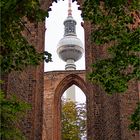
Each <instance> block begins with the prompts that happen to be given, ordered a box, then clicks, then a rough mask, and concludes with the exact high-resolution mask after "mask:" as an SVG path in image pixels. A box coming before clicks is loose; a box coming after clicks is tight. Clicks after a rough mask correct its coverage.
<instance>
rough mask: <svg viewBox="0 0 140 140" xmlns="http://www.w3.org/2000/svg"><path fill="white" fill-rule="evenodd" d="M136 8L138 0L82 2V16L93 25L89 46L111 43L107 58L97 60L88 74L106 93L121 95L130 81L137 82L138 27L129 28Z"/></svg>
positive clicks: (139, 59)
mask: <svg viewBox="0 0 140 140" xmlns="http://www.w3.org/2000/svg"><path fill="white" fill-rule="evenodd" d="M139 6H140V2H139V1H138V0H131V1H128V0H113V1H112V0H105V1H104V2H101V1H100V0H86V1H85V2H84V5H83V13H82V16H83V18H84V20H90V21H91V24H93V27H94V28H93V30H92V33H91V39H92V42H93V44H94V45H99V46H100V47H103V46H104V45H105V44H109V43H110V42H112V44H111V47H109V49H108V52H109V55H110V57H109V58H106V59H102V60H97V62H96V63H95V64H93V72H92V73H90V74H89V79H90V80H91V81H93V82H97V83H100V84H101V85H102V86H103V87H104V89H105V91H106V92H107V93H109V94H113V93H116V92H117V93H121V92H124V91H126V90H127V86H128V82H129V81H130V80H132V79H135V80H138V79H140V67H139V64H140V57H139V53H140V43H139V39H140V27H139V26H135V27H133V24H135V21H136V20H137V19H138V18H139V15H138V14H139V12H138V8H139ZM135 16H137V19H136V18H135ZM138 20H139V19H138Z"/></svg>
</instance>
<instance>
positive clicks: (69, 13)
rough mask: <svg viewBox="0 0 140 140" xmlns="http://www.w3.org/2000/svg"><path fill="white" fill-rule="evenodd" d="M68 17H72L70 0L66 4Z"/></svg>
mask: <svg viewBox="0 0 140 140" xmlns="http://www.w3.org/2000/svg"><path fill="white" fill-rule="evenodd" d="M68 16H72V10H71V0H69V3H68Z"/></svg>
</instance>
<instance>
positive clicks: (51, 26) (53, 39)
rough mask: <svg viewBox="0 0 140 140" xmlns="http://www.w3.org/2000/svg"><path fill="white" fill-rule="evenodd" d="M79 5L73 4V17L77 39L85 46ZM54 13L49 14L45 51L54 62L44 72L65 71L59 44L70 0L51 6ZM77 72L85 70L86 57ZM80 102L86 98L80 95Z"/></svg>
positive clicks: (77, 66)
mask: <svg viewBox="0 0 140 140" xmlns="http://www.w3.org/2000/svg"><path fill="white" fill-rule="evenodd" d="M77 8H78V5H77V4H76V2H74V3H72V16H73V18H74V19H75V20H76V22H77V25H76V33H77V37H78V38H79V39H80V40H81V41H82V43H83V46H84V30H83V27H81V22H82V18H81V16H80V15H81V11H80V10H78V9H77ZM51 9H52V11H50V12H49V18H46V33H45V36H46V37H45V50H46V51H48V52H50V53H51V54H52V60H53V62H50V63H45V68H44V71H54V70H64V69H65V64H66V63H65V62H63V61H62V60H61V59H60V58H59V57H58V55H57V53H56V50H57V44H58V42H59V41H60V39H61V38H63V35H64V25H63V22H64V20H65V19H66V18H67V15H68V12H67V10H68V0H65V1H62V0H60V1H59V2H58V3H55V2H54V3H53V5H52V6H51ZM75 64H76V69H77V70H83V69H85V56H84V54H83V57H82V58H81V59H80V60H79V61H77V62H76V63H75ZM77 92H78V93H79V92H80V93H81V91H80V90H77V89H76V93H77ZM78 101H80V102H81V101H82V102H83V101H85V99H84V96H82V95H81V94H80V97H79V96H78Z"/></svg>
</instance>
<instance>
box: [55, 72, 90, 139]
mask: <svg viewBox="0 0 140 140" xmlns="http://www.w3.org/2000/svg"><path fill="white" fill-rule="evenodd" d="M73 84H74V85H76V86H78V87H79V88H80V89H81V90H82V91H83V92H84V93H85V96H86V99H87V100H88V96H89V94H88V88H87V84H86V82H85V81H84V79H83V78H81V77H80V76H78V75H76V74H69V75H68V76H66V77H65V78H64V79H63V80H62V81H60V83H59V84H58V86H57V87H56V89H55V94H54V114H55V118H54V128H55V129H54V134H59V136H58V135H57V138H58V139H61V133H60V132H61V123H60V118H61V116H60V110H61V96H62V94H63V93H64V91H65V90H67V89H68V88H69V87H70V86H72V85H73ZM54 139H55V138H54Z"/></svg>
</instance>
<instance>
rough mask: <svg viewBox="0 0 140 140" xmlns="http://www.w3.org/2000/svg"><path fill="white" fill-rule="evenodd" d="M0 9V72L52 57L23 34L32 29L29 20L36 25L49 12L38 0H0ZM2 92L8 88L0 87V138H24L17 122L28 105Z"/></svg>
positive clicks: (20, 68) (18, 139) (21, 68)
mask: <svg viewBox="0 0 140 140" xmlns="http://www.w3.org/2000/svg"><path fill="white" fill-rule="evenodd" d="M0 9H1V11H0V12H1V19H0V20H1V22H0V31H1V32H0V50H1V51H0V65H1V69H0V73H1V74H9V73H10V72H12V71H19V70H23V69H24V68H25V67H26V66H28V65H38V64H39V63H40V62H41V61H42V62H43V60H44V59H45V61H46V62H49V61H51V54H50V53H48V52H43V53H39V52H37V51H36V49H35V47H34V46H33V45H31V44H30V43H29V42H28V41H27V39H26V37H24V35H23V31H25V30H26V31H27V32H28V33H29V34H30V33H31V32H30V29H29V28H28V26H27V25H28V23H29V22H30V23H32V24H34V25H37V24H38V23H39V22H41V21H45V17H46V16H48V12H47V11H44V10H42V9H41V8H40V4H39V0H2V1H1V2H0ZM0 84H1V81H0ZM5 94H6V95H9V94H8V93H7V91H4V92H3V91H2V90H1V91H0V107H1V110H0V114H1V122H0V123H1V130H0V137H1V139H2V140H22V139H23V140H24V139H25V137H24V136H23V134H22V133H21V131H20V129H19V128H18V122H19V121H20V120H21V118H22V117H23V116H24V113H25V112H26V111H27V110H28V109H29V105H28V104H27V103H26V102H24V101H21V100H19V99H18V98H17V97H16V96H12V97H10V98H7V97H5ZM12 94H13V95H14V94H15V93H12ZM8 97H9V96H8Z"/></svg>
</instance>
